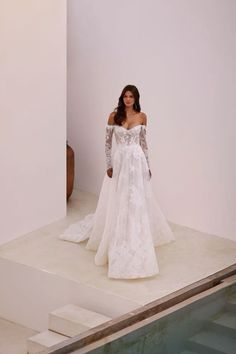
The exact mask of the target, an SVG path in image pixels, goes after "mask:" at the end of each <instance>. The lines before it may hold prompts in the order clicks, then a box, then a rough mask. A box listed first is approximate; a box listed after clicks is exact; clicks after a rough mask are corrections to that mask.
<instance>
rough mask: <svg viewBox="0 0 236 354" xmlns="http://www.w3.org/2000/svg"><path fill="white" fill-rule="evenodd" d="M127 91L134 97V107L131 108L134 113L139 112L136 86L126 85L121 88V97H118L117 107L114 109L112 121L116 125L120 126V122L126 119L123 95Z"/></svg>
mask: <svg viewBox="0 0 236 354" xmlns="http://www.w3.org/2000/svg"><path fill="white" fill-rule="evenodd" d="M127 91H130V92H132V94H133V96H134V105H133V108H134V110H135V111H136V112H140V111H141V107H140V103H139V97H140V95H139V92H138V89H137V87H136V86H134V85H127V86H125V87H124V88H123V90H122V92H121V95H120V97H119V101H118V106H117V107H116V109H115V112H116V113H115V116H114V121H115V124H117V125H122V122H123V121H124V120H125V119H126V111H125V104H124V99H123V98H124V95H125V93H126V92H127Z"/></svg>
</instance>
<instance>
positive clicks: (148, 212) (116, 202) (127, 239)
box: [60, 124, 175, 279]
mask: <svg viewBox="0 0 236 354" xmlns="http://www.w3.org/2000/svg"><path fill="white" fill-rule="evenodd" d="M113 133H114V136H115V138H116V143H117V144H116V145H117V146H116V150H115V152H114V153H113V155H112V137H113ZM105 152H106V163H107V169H108V168H110V167H113V175H112V178H109V177H108V176H107V174H105V176H104V179H103V184H102V187H101V191H100V195H99V200H98V204H97V208H96V211H95V213H94V214H89V215H87V216H86V217H85V218H84V219H83V220H81V221H78V222H76V223H75V224H72V225H70V226H69V227H68V228H67V229H66V230H65V231H64V233H63V234H62V235H61V236H60V239H62V240H66V241H72V242H81V241H84V240H86V239H88V242H87V245H86V248H87V249H89V250H93V251H96V255H95V263H96V265H104V264H107V263H108V277H110V278H122V279H132V278H143V277H149V276H153V275H155V274H157V273H159V268H158V263H157V258H156V253H155V247H156V246H160V245H163V244H165V243H168V242H171V241H174V240H175V238H174V235H173V233H172V231H171V229H170V227H169V225H168V223H167V221H166V219H165V216H164V215H163V213H162V211H161V210H160V207H159V206H158V204H157V202H156V200H155V197H154V194H153V191H152V186H151V178H150V175H149V161H148V147H147V142H146V126H145V125H141V124H139V125H136V126H134V127H132V128H130V129H126V128H124V127H123V126H118V125H107V126H106V142H105Z"/></svg>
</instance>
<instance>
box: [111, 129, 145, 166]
mask: <svg viewBox="0 0 236 354" xmlns="http://www.w3.org/2000/svg"><path fill="white" fill-rule="evenodd" d="M113 132H114V135H115V138H116V143H117V146H118V147H119V148H122V149H123V148H126V147H128V146H135V149H136V148H140V147H141V148H142V150H143V153H144V155H145V157H146V160H147V164H148V166H149V160H148V147H147V142H146V125H142V124H137V125H135V126H133V127H132V128H130V129H126V128H124V127H123V126H121V125H108V124H107V126H106V141H105V153H106V164H107V169H109V168H111V167H112V158H111V149H112V136H113Z"/></svg>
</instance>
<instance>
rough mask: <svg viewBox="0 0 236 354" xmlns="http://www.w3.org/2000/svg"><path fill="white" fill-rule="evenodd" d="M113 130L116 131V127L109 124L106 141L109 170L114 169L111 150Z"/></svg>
mask: <svg viewBox="0 0 236 354" xmlns="http://www.w3.org/2000/svg"><path fill="white" fill-rule="evenodd" d="M113 130H114V126H113V125H109V124H107V126H106V141H105V154H106V165H107V170H108V169H109V168H111V167H112V162H111V148H112V135H113Z"/></svg>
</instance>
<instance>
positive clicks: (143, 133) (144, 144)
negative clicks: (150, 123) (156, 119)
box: [140, 125, 150, 168]
mask: <svg viewBox="0 0 236 354" xmlns="http://www.w3.org/2000/svg"><path fill="white" fill-rule="evenodd" d="M146 132H147V131H146V125H142V126H141V130H140V145H141V148H142V150H143V152H144V155H145V157H146V161H147V165H148V168H150V165H149V158H148V146H147V140H146Z"/></svg>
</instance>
